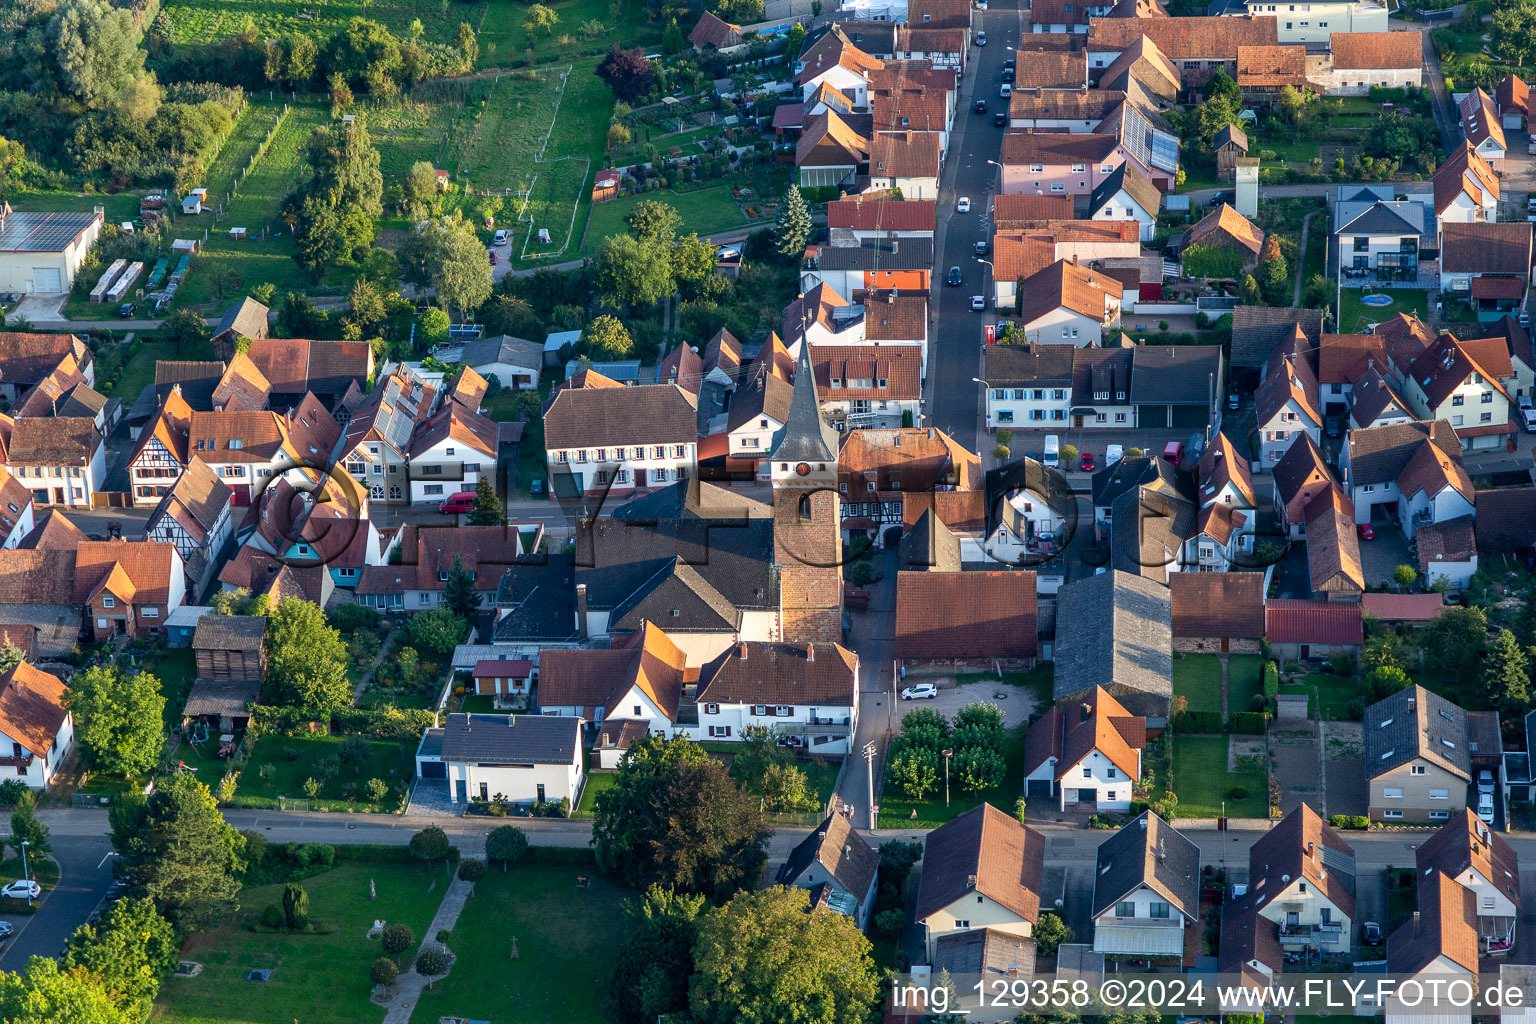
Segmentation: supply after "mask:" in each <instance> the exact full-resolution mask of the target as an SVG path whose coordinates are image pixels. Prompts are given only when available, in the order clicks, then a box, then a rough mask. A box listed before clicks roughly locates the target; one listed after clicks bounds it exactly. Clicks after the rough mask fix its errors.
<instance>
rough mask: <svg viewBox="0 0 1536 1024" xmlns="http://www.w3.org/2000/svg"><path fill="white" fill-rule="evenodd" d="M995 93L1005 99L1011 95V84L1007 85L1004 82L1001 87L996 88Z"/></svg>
mask: <svg viewBox="0 0 1536 1024" xmlns="http://www.w3.org/2000/svg"><path fill="white" fill-rule="evenodd" d="M997 94H998V95H999V96H1001V97H1002V98H1003V99H1007V98H1008V97H1009V96H1012V95H1013V86H1011V85H1009V84H1008V83H1007V82H1004V83H1003V87H1002V88H1001V89H999V90H997Z"/></svg>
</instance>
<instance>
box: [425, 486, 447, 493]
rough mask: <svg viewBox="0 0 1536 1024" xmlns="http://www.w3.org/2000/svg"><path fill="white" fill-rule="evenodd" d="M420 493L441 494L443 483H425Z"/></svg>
mask: <svg viewBox="0 0 1536 1024" xmlns="http://www.w3.org/2000/svg"><path fill="white" fill-rule="evenodd" d="M421 493H422V494H442V493H443V485H442V484H425V485H423V486H422V488H421Z"/></svg>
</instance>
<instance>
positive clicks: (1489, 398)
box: [1403, 373, 1509, 452]
mask: <svg viewBox="0 0 1536 1024" xmlns="http://www.w3.org/2000/svg"><path fill="white" fill-rule="evenodd" d="M1403 398H1405V399H1406V400H1407V402H1408V404H1409V405H1410V406H1412V407H1413V411H1414V412H1415V413H1417V414H1418V417H1419V419H1421V420H1445V421H1446V422H1447V423H1449V424H1450V425H1451V426H1452V427H1453V428H1460V427H1489V426H1507V425H1508V424H1509V399H1508V398H1506V397H1504V393H1503V392H1502V391H1500V390H1499V389H1498V388H1496V387H1494V386H1493V385H1492V384H1490V383H1489V382H1488V380H1487V379H1486V378H1485V377H1483V375H1482V374H1480V373H1471V374H1468V375H1467V378H1466V379H1465V380H1463V381H1462V382H1461V383H1460V384H1458V385H1456V390H1455V391H1453V392H1451V393H1450V394H1449V395H1447V396H1446V397H1445V398H1444V399H1443V400H1442V401H1441V402H1440V404H1439V405H1438V406H1436V407H1434V408H1433V409H1431V408H1430V406H1429V399H1428V397H1427V396H1426V395H1425V393H1424V388H1423V387H1422V386H1421V385H1420V382H1419V381H1418V380H1416V379H1410V380H1409V381H1408V382H1407V384H1406V386H1405V387H1404V389H1403ZM1457 437H1458V438H1460V440H1461V447H1462V450H1463V451H1469V452H1470V451H1478V450H1484V449H1493V448H1503V447H1504V435H1503V434H1483V435H1465V436H1464V435H1462V434H1461V433H1459V432H1458V434H1457Z"/></svg>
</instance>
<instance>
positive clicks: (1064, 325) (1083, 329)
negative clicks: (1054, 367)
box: [997, 281, 1120, 348]
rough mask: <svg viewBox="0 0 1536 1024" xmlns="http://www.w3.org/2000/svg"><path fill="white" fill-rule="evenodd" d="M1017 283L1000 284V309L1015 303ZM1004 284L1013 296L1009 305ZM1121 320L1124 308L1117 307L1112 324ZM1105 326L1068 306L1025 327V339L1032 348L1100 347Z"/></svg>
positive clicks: (1052, 311)
mask: <svg viewBox="0 0 1536 1024" xmlns="http://www.w3.org/2000/svg"><path fill="white" fill-rule="evenodd" d="M1014 284H1015V282H1013V281H1006V282H999V283H998V286H997V293H998V306H999V308H1003V307H1004V306H1005V305H1007V306H1011V305H1012V304H1013V290H1014ZM1004 285H1006V286H1007V289H1006V290H1007V291H1008V293H1009V295H1008V299H1007V302H1006V303H1005V302H1004V300H1003V291H1004ZM1119 319H1120V307H1119V305H1118V304H1117V305H1116V306H1115V310H1114V316H1113V317H1112V318H1111V319H1110V322H1109V325H1110V326H1113V325H1114V324H1115V323H1117V322H1118V321H1119ZM1105 326H1106V325H1105V324H1103V323H1101V322H1099V321H1098V320H1096V319H1094V318H1093V317H1091V316H1084V315H1083V314H1082V313H1078V312H1076V311H1074V310H1070V309H1068V308H1066V307H1065V306H1057V307H1056V308H1055V309H1053V310H1051V311H1050V312H1048V313H1044V314H1042V315H1041V316H1038V317H1036V318H1035V319H1033V320H1031V321H1030V322H1029V323H1027V324H1024V325H1023V331H1024V337H1025V338H1026V339H1027V340H1028V342H1029V343H1030V344H1031V345H1072V346H1074V347H1076V348H1089V347H1090V346H1091V347H1095V348H1096V347H1098V346H1099V345H1101V344H1103V342H1104V328H1105Z"/></svg>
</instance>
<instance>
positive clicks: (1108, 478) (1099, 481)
mask: <svg viewBox="0 0 1536 1024" xmlns="http://www.w3.org/2000/svg"><path fill="white" fill-rule="evenodd" d="M1142 486H1146V487H1155V488H1157V489H1159V490H1162V491H1164V492H1167V493H1170V494H1171V493H1179V494H1182V493H1184V490H1185V488H1184V486H1183V484H1182V482H1181V481H1180V480H1179V475H1178V470H1176V469H1174V468H1173V467H1172V466H1170V465H1169V464H1168V463H1166V462H1164V461H1163V460H1162V459H1160V458H1158V457H1157V456H1155V455H1138V456H1129V457H1126V458H1122V459H1121V460H1120V461H1119V462H1117V463H1115V464H1114V465H1113V466H1109V467H1107V468H1105V469H1101V470H1099V471H1098V472H1097V473H1095V474H1093V507H1094V508H1108V507H1109V506H1111V505H1113V504H1114V502H1115V499H1116V498H1118V497H1120V495H1122V494H1124V493H1125V492H1126V491H1129V490H1132V489H1133V488H1136V487H1142ZM1186 496H1192V495H1186Z"/></svg>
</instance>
